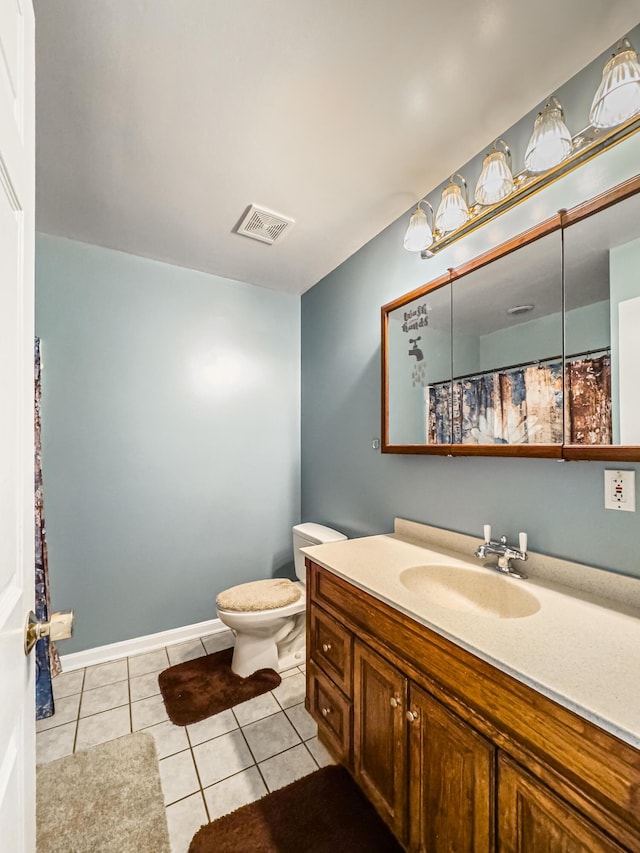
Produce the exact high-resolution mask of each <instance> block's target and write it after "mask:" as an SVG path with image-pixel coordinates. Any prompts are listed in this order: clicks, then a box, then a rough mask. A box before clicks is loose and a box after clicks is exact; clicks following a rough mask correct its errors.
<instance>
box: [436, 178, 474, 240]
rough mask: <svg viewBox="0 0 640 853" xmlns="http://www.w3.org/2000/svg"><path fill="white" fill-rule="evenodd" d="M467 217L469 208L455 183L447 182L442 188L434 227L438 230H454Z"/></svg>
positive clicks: (462, 223)
mask: <svg viewBox="0 0 640 853" xmlns="http://www.w3.org/2000/svg"><path fill="white" fill-rule="evenodd" d="M468 218H469V208H468V207H467V203H466V201H465V200H464V199H463V197H462V192H461V190H460V187H459V186H458V185H457V184H454V183H451V184H448V185H447V186H446V187H445V188H444V189H443V190H442V198H441V199H440V204H439V205H438V212H437V213H436V228H437V230H438V231H442V232H446V231H455V230H456V228H460V226H461V225H464V223H465V222H466V221H467V219H468Z"/></svg>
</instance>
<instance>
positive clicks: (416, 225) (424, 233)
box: [404, 207, 433, 252]
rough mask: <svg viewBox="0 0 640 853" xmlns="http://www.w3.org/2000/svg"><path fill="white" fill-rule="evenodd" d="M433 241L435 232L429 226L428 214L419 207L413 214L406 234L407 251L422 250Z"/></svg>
mask: <svg viewBox="0 0 640 853" xmlns="http://www.w3.org/2000/svg"><path fill="white" fill-rule="evenodd" d="M432 243H433V232H432V231H431V227H430V226H429V221H428V219H427V214H426V213H425V211H424V210H423V209H422V208H421V207H417V208H416V209H415V210H414V211H413V213H412V214H411V219H410V220H409V226H408V228H407V232H406V234H405V235H404V247H405V249H406V250H407V252H422V251H423V250H424V249H428V248H429V246H430V245H431V244H432Z"/></svg>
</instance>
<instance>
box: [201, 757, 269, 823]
mask: <svg viewBox="0 0 640 853" xmlns="http://www.w3.org/2000/svg"><path fill="white" fill-rule="evenodd" d="M267 793H268V791H267V788H266V786H265V784H264V782H263V781H262V776H261V775H260V773H259V772H258V768H257V767H249V769H248V770H243V771H242V772H241V773H236V775H235V776H231V777H229V779H224V780H223V781H222V782H218V783H217V784H216V785H212V786H211V787H210V788H205V791H204V798H205V800H206V802H207V808H208V810H209V819H210V820H216V819H217V818H219V817H222V815H225V814H228V813H229V812H233V811H235V810H236V809H239V808H240V806H246V805H247V803H252V802H254V800H258V799H260V797H264V795H265V794H267Z"/></svg>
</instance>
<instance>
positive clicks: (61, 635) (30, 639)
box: [24, 610, 73, 655]
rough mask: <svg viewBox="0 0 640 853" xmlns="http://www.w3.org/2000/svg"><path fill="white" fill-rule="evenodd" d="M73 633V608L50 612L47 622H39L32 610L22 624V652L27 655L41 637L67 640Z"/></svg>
mask: <svg viewBox="0 0 640 853" xmlns="http://www.w3.org/2000/svg"><path fill="white" fill-rule="evenodd" d="M72 634H73V610H63V611H61V612H60V613H52V614H51V618H50V619H49V621H48V622H41V621H40V620H39V619H38V617H37V616H36V614H35V613H34V612H33V610H30V611H29V613H28V615H27V621H26V623H25V626H24V653H25V655H28V654H29V652H30V651H31V649H32V648H33V647H34V646H35V644H36V643H37V642H38V640H39V639H41V638H42V637H50V638H51V639H52V640H68V639H69V637H71V636H72Z"/></svg>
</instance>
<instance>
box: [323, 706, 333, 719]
mask: <svg viewBox="0 0 640 853" xmlns="http://www.w3.org/2000/svg"><path fill="white" fill-rule="evenodd" d="M330 713H331V708H323V709H322V716H323V717H326V716H327V715H328V714H330Z"/></svg>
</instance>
